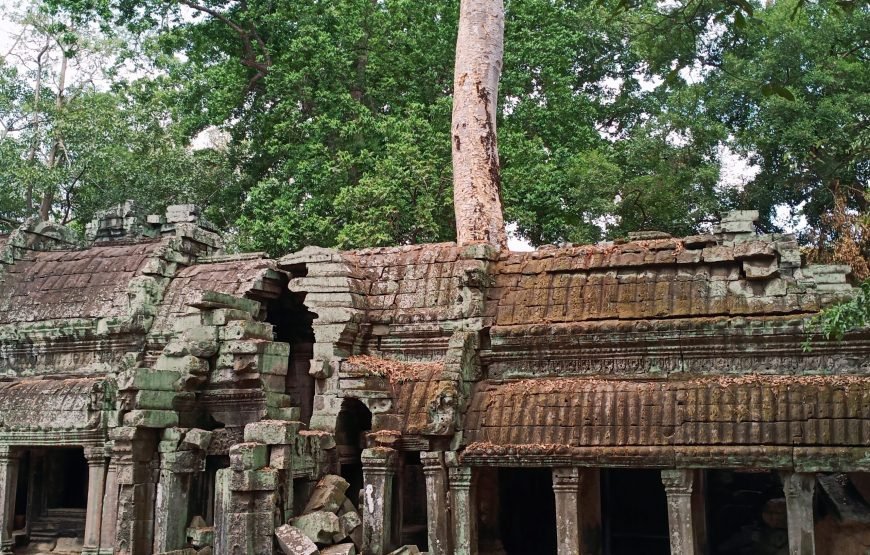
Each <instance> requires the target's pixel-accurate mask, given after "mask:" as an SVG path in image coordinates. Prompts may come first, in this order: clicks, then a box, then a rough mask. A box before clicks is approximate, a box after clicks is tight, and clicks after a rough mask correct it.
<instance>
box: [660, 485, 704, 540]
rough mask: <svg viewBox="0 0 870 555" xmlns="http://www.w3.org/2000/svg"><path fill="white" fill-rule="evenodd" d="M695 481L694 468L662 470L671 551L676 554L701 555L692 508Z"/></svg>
mask: <svg viewBox="0 0 870 555" xmlns="http://www.w3.org/2000/svg"><path fill="white" fill-rule="evenodd" d="M694 482H695V471H694V470H686V469H679V470H672V469H669V470H662V483H663V484H664V486H665V493H666V494H667V497H668V498H667V504H668V525H669V528H670V539H671V553H674V554H676V553H679V554H680V555H700V553H701V551H700V549H699V546H698V539H697V535H696V523H695V522H694V518H693V517H694V515H695V511H693V508H692V486H693V484H694Z"/></svg>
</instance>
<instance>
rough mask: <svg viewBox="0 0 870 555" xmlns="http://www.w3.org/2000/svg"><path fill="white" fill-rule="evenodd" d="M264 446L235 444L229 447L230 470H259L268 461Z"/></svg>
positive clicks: (249, 443)
mask: <svg viewBox="0 0 870 555" xmlns="http://www.w3.org/2000/svg"><path fill="white" fill-rule="evenodd" d="M267 457H268V452H267V449H266V446H265V445H263V444H262V443H254V442H246V443H237V444H235V445H233V446H232V447H230V468H232V469H233V470H238V471H242V470H259V469H261V468H265V466H266V464H267V461H268V458H267Z"/></svg>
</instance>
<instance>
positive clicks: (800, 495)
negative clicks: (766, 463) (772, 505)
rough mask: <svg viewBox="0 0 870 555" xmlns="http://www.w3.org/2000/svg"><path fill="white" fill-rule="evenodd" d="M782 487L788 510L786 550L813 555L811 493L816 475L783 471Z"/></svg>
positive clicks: (813, 538) (814, 542)
mask: <svg viewBox="0 0 870 555" xmlns="http://www.w3.org/2000/svg"><path fill="white" fill-rule="evenodd" d="M782 489H783V492H784V493H785V506H786V510H787V511H788V552H789V554H790V555H815V553H816V537H815V523H814V522H813V494H814V493H815V490H816V475H815V474H804V473H797V472H787V473H783V475H782Z"/></svg>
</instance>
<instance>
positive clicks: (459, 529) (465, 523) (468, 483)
mask: <svg viewBox="0 0 870 555" xmlns="http://www.w3.org/2000/svg"><path fill="white" fill-rule="evenodd" d="M449 472H450V506H451V508H452V511H453V515H452V516H453V545H454V549H453V553H454V554H455V555H477V503H476V501H475V499H474V489H473V487H472V486H473V485H474V484H473V477H474V472H473V470H472V468H471V467H469V466H450V470H449Z"/></svg>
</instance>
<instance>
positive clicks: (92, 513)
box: [0, 445, 106, 555]
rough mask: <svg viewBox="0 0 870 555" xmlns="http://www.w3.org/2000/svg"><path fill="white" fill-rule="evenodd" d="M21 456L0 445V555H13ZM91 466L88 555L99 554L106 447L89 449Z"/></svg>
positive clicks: (85, 548)
mask: <svg viewBox="0 0 870 555" xmlns="http://www.w3.org/2000/svg"><path fill="white" fill-rule="evenodd" d="M19 457H20V453H18V452H16V451H15V449H14V448H12V447H10V446H8V445H0V554H2V555H11V553H12V548H13V543H14V538H13V537H12V532H13V527H14V519H15V496H16V493H17V486H18V467H19ZM85 459H86V460H87V463H88V499H87V509H86V512H85V514H86V517H85V531H84V542H83V543H84V546H83V547H84V549H83V551H82V553H84V554H96V553H98V552H99V543H100V525H101V522H102V512H103V493H104V487H105V478H106V455H105V453H104V451H103V448H102V447H86V448H85Z"/></svg>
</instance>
